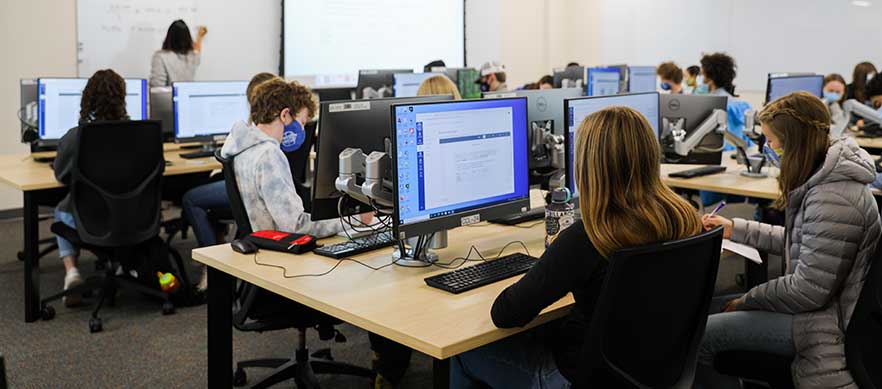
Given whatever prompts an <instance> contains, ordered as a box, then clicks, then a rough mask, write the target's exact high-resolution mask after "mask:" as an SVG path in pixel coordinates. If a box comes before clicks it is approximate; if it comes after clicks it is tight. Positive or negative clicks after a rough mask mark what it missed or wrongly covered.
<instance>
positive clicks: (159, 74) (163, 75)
mask: <svg viewBox="0 0 882 389" xmlns="http://www.w3.org/2000/svg"><path fill="white" fill-rule="evenodd" d="M150 86H151V87H154V86H168V71H166V70H165V63H163V62H162V56H161V55H160V52H159V51H157V52H155V53H153V59H151V60H150Z"/></svg>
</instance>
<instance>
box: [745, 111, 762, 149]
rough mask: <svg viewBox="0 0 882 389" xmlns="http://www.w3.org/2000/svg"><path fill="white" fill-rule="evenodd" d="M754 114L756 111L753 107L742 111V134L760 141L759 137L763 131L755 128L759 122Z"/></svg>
mask: <svg viewBox="0 0 882 389" xmlns="http://www.w3.org/2000/svg"><path fill="white" fill-rule="evenodd" d="M756 116H757V113H756V111H755V110H753V109H748V110H747V111H744V135H747V137H748V138H750V139H751V140H753V141H754V142H756V143H761V142H760V138H762V136H763V132H762V130H757V129H756V127H757V124H759V120H757V118H756Z"/></svg>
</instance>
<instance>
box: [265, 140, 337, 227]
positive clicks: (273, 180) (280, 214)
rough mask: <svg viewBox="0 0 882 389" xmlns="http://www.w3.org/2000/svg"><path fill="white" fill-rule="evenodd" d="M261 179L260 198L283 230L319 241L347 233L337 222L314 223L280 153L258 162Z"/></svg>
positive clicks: (323, 221) (267, 154)
mask: <svg viewBox="0 0 882 389" xmlns="http://www.w3.org/2000/svg"><path fill="white" fill-rule="evenodd" d="M257 175H258V177H257V185H258V191H259V194H260V197H261V198H262V199H263V201H264V203H265V204H266V207H267V210H268V211H269V213H270V215H272V217H273V221H274V222H275V223H276V226H277V227H278V228H279V229H280V230H282V231H285V232H296V233H299V234H309V235H314V236H317V237H319V238H323V237H327V236H331V235H334V234H336V233H338V232H340V231H342V230H343V228H342V227H341V224H340V220H337V219H331V220H321V221H315V222H314V221H312V220H310V215H309V214H308V213H306V211H305V210H304V209H303V200H301V199H300V196H299V195H298V194H297V189H296V188H295V187H294V181H293V179H292V178H291V170H290V167H289V166H288V161H287V160H286V159H285V156H284V155H283V154H282V153H281V151H280V150H279V152H277V153H273V152H267V153H264V155H263V156H262V157H261V158H260V159H259V161H258V166H257Z"/></svg>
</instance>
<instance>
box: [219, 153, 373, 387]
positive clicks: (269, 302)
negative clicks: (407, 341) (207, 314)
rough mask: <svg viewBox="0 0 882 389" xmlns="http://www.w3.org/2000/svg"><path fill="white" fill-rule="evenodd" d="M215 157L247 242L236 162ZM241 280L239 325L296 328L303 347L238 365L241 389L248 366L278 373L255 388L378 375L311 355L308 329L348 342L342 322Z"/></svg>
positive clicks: (327, 356)
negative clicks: (285, 356)
mask: <svg viewBox="0 0 882 389" xmlns="http://www.w3.org/2000/svg"><path fill="white" fill-rule="evenodd" d="M215 158H216V159H217V160H218V161H219V162H220V163H221V164H222V165H223V173H224V179H225V180H226V187H227V195H228V196H229V198H230V210H231V211H232V214H233V218H234V219H235V220H236V237H237V238H242V237H244V236H246V235H248V234H250V233H251V232H252V228H251V222H250V221H249V219H248V214H247V212H246V210H245V204H244V203H243V202H242V196H241V194H240V192H239V184H238V182H237V180H236V172H235V168H234V166H233V160H234V159H233V158H224V157H223V156H221V153H220V150H218V151H216V152H215ZM237 282H238V285H237V286H236V288H235V292H234V293H235V294H234V296H233V301H234V303H233V304H234V307H233V327H235V328H236V329H237V330H239V331H243V332H263V331H275V330H282V329H288V328H296V329H297V331H298V347H297V350H296V352H295V355H294V358H292V359H258V360H250V361H241V362H238V363H236V370H235V372H234V373H233V383H234V384H235V385H236V386H243V385H245V383H246V382H247V380H248V378H247V376H246V373H245V368H249V367H264V368H273V369H276V370H275V371H274V372H273V373H272V374H271V375H270V376H268V377H266V378H264V379H263V380H262V381H260V382H258V383H256V384H254V385H253V386H252V388H266V387H269V386H271V385H275V384H277V383H279V382H283V381H286V380H289V379H291V378H293V379H294V380H295V382H296V383H297V388H298V389H307V388H318V387H319V385H318V380H317V379H316V377H315V374H345V375H353V376H359V377H366V378H373V376H374V373H373V372H372V371H371V370H369V369H365V368H362V367H359V366H355V365H350V364H347V363H342V362H336V361H334V360H333V359H332V358H331V354H330V351H328V350H319V351H318V352H316V353H314V354H313V355H312V357H310V355H309V349H307V348H306V330H307V329H309V328H315V329H317V330H318V332H319V338H320V339H322V340H329V339H331V338H334V339H335V340H336V341H337V342H345V341H346V338H345V337H344V336H343V335H342V334H341V333H340V332H339V331H337V330H335V329H334V327H333V326H334V325H335V324H339V323H341V321H340V320H337V319H335V318H332V317H330V316H328V315H325V314H323V313H321V312H318V311H316V310H314V309H312V308H309V307H307V306H305V305H302V304H299V303H296V302H294V301H291V300H289V299H287V298H284V297H282V296H279V295H277V294H275V293H272V292H270V291H267V290H265V289H263V288H260V287H257V286H255V285H252V284H249V283H247V282H244V281H237Z"/></svg>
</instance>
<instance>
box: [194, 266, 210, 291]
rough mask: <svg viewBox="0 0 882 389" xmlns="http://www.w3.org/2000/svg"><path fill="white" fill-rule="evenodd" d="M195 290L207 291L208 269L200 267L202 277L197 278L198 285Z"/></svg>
mask: <svg viewBox="0 0 882 389" xmlns="http://www.w3.org/2000/svg"><path fill="white" fill-rule="evenodd" d="M196 289H197V290H199V291H200V292H205V291H206V290H208V267H206V266H202V276H201V277H200V278H199V285H197V286H196Z"/></svg>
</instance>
